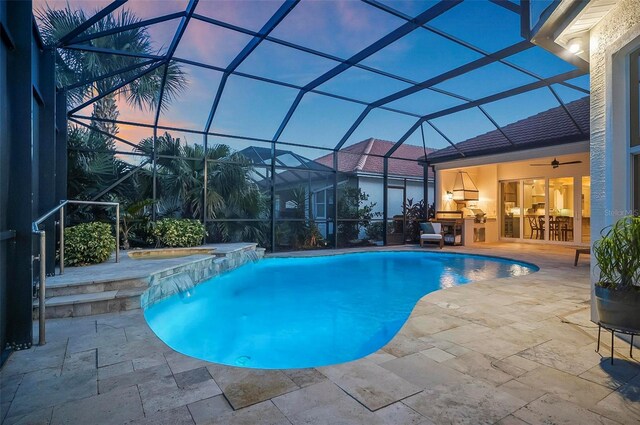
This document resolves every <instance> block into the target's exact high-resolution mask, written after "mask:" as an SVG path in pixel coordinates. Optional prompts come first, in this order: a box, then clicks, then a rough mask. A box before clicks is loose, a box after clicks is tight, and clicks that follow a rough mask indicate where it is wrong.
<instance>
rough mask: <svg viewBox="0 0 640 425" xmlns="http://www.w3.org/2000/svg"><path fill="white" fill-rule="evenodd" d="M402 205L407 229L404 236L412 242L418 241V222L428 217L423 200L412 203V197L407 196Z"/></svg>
mask: <svg viewBox="0 0 640 425" xmlns="http://www.w3.org/2000/svg"><path fill="white" fill-rule="evenodd" d="M402 207H403V209H404V212H405V216H406V223H407V229H406V232H405V235H406V238H407V240H410V241H413V242H419V241H420V223H422V222H425V221H427V220H428V219H429V213H428V211H427V209H426V208H425V206H424V200H420V201H418V202H416V203H413V198H409V199H407V200H406V202H405V203H404V205H403V206H402Z"/></svg>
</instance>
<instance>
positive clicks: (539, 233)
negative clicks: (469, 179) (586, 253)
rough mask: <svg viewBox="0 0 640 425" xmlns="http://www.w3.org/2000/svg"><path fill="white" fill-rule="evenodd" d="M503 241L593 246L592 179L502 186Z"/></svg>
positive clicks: (535, 180) (537, 180) (514, 182)
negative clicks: (591, 219)
mask: <svg viewBox="0 0 640 425" xmlns="http://www.w3.org/2000/svg"><path fill="white" fill-rule="evenodd" d="M500 201H501V202H500V238H501V239H505V240H520V241H531V242H535V241H543V242H551V243H560V244H567V245H570V244H576V243H578V244H589V243H590V236H591V235H590V233H591V232H590V230H589V229H590V216H591V212H590V211H591V178H590V177H589V176H581V177H556V178H544V177H540V178H529V179H522V180H512V181H502V182H500Z"/></svg>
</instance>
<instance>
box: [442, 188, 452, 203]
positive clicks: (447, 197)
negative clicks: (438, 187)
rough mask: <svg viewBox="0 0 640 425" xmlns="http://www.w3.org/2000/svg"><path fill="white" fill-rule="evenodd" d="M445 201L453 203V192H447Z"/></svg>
mask: <svg viewBox="0 0 640 425" xmlns="http://www.w3.org/2000/svg"><path fill="white" fill-rule="evenodd" d="M444 199H446V200H447V201H453V192H451V191H449V190H447V194H446V195H445V197H444Z"/></svg>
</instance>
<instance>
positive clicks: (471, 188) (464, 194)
mask: <svg viewBox="0 0 640 425" xmlns="http://www.w3.org/2000/svg"><path fill="white" fill-rule="evenodd" d="M479 197H480V196H479V192H478V188H477V187H476V185H475V183H474V182H473V180H471V176H469V174H468V173H467V172H466V171H458V174H457V175H456V180H455V183H454V184H453V200H454V201H477V200H478V199H479Z"/></svg>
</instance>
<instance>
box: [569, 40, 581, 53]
mask: <svg viewBox="0 0 640 425" xmlns="http://www.w3.org/2000/svg"><path fill="white" fill-rule="evenodd" d="M567 47H568V48H569V51H570V52H571V53H573V54H574V55H577V54H578V53H582V50H583V49H582V39H581V38H580V37H575V38H572V39H571V40H569V44H567Z"/></svg>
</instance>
